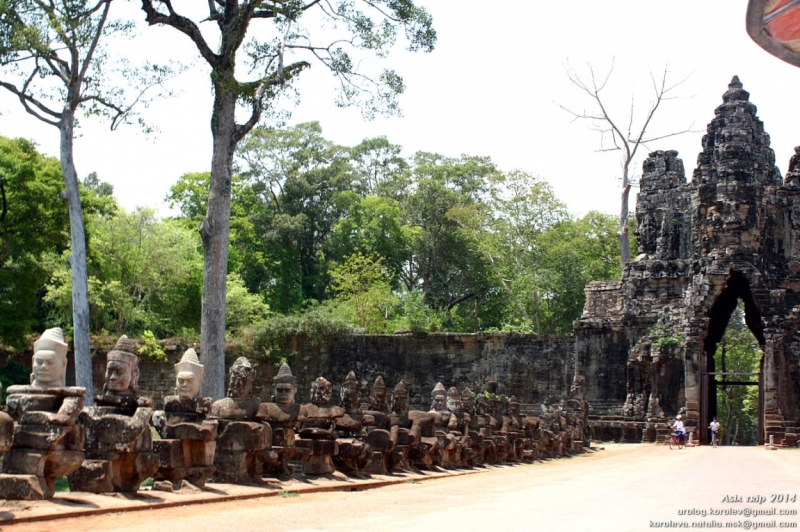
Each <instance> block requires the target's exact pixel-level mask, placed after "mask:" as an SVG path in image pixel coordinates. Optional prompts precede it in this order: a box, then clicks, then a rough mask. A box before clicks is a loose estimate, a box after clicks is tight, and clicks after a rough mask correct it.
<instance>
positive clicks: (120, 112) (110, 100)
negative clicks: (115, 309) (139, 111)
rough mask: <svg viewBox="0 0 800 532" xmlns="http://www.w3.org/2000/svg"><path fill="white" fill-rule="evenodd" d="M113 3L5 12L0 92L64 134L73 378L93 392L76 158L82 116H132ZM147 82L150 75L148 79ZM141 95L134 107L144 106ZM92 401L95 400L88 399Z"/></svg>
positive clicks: (0, 18)
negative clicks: (111, 43)
mask: <svg viewBox="0 0 800 532" xmlns="http://www.w3.org/2000/svg"><path fill="white" fill-rule="evenodd" d="M110 9H111V0H94V1H89V0H51V1H47V2H45V1H41V0H15V1H13V2H3V5H2V9H0V87H2V88H3V89H5V90H7V91H9V92H10V93H11V94H13V95H14V96H16V97H17V98H18V99H19V101H20V104H21V105H22V106H23V108H24V109H25V110H26V111H27V112H28V113H29V114H31V115H32V116H34V117H36V118H37V119H39V120H41V121H42V122H44V123H46V124H49V125H51V126H54V127H56V128H57V129H58V131H59V135H60V140H61V143H60V159H61V173H62V176H63V179H64V185H65V192H64V193H63V197H64V199H65V200H66V202H67V206H68V209H69V219H70V235H71V247H70V249H71V253H70V256H69V261H70V266H71V271H72V282H71V285H72V305H73V312H72V324H73V331H74V335H73V342H74V346H75V377H76V378H75V380H76V383H77V385H78V386H83V387H85V388H87V389H91V388H92V365H91V352H90V345H89V288H88V274H87V266H86V239H85V232H84V225H83V224H84V220H83V211H82V208H81V197H80V190H79V183H78V174H77V171H76V169H75V161H74V158H73V143H74V136H75V135H74V130H75V126H76V123H77V122H76V121H77V116H78V114H79V112H80V110H84V111H85V112H86V113H88V114H99V115H105V116H107V117H108V118H109V119H110V120H111V124H112V128H113V127H115V126H116V125H117V124H119V123H122V122H125V121H127V120H128V119H129V117H130V116H131V105H130V104H127V103H124V102H123V101H122V98H121V96H122V94H123V91H121V90H119V89H118V88H117V89H114V88H109V87H108V86H106V85H105V83H106V82H108V80H109V73H108V71H107V68H106V67H107V66H108V65H107V63H106V61H105V60H106V58H107V56H106V54H105V53H104V50H103V43H102V41H103V39H104V38H106V37H108V35H109V34H110V33H114V32H117V31H125V30H126V29H127V25H126V24H119V23H112V22H110V19H109V11H110ZM149 72H150V74H154V77H152V78H149V80H147V81H144V85H143V87H144V88H143V90H146V89H147V88H148V87H149V86H152V85H153V84H158V83H159V82H160V80H161V79H162V75H163V74H165V73H166V71H162V70H160V69H154V70H150V71H149ZM146 77H149V76H146ZM140 96H141V92H140V93H139V95H137V96H136V97H135V98H134V99H133V100H132V101H134V102H135V101H137V100H140ZM86 400H87V403H88V404H91V403H92V396H91V394H89V395H88V396H87V398H86Z"/></svg>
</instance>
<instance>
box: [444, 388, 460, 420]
mask: <svg viewBox="0 0 800 532" xmlns="http://www.w3.org/2000/svg"><path fill="white" fill-rule="evenodd" d="M447 409H448V410H449V411H450V412H452V413H454V414H460V413H461V412H463V411H464V405H463V403H462V402H461V394H460V393H458V389H457V388H456V387H455V386H452V387H451V388H450V389H449V390H447Z"/></svg>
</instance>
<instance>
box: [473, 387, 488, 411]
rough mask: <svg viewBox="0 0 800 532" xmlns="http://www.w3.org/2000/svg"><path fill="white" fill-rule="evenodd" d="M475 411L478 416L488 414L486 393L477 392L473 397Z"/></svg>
mask: <svg viewBox="0 0 800 532" xmlns="http://www.w3.org/2000/svg"><path fill="white" fill-rule="evenodd" d="M475 412H476V413H477V414H478V415H480V416H485V415H488V414H489V397H488V396H487V393H486V392H484V393H479V394H478V395H477V396H476V397H475Z"/></svg>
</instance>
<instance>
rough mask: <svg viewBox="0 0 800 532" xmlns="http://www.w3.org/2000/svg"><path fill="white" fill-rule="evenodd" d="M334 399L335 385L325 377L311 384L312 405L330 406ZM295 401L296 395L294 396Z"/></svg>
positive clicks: (318, 378)
mask: <svg viewBox="0 0 800 532" xmlns="http://www.w3.org/2000/svg"><path fill="white" fill-rule="evenodd" d="M332 398H333V385H332V384H331V383H330V382H328V379H326V378H325V377H317V378H316V380H315V381H314V382H312V383H311V404H314V405H317V406H325V405H329V404H330V402H331V399H332ZM292 400H293V401H294V395H292Z"/></svg>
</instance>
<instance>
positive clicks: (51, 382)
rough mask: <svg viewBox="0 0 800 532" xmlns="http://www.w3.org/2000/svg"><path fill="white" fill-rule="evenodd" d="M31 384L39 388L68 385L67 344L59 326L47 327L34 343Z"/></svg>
mask: <svg viewBox="0 0 800 532" xmlns="http://www.w3.org/2000/svg"><path fill="white" fill-rule="evenodd" d="M32 366H33V373H31V384H32V385H33V386H36V387H37V388H62V387H64V386H66V377H67V344H66V343H65V342H64V335H63V334H62V332H61V329H59V328H58V327H56V328H54V329H47V330H46V331H45V332H44V333H43V334H42V336H41V337H40V338H39V339H38V340H37V341H36V342H35V343H34V344H33V364H32Z"/></svg>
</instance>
